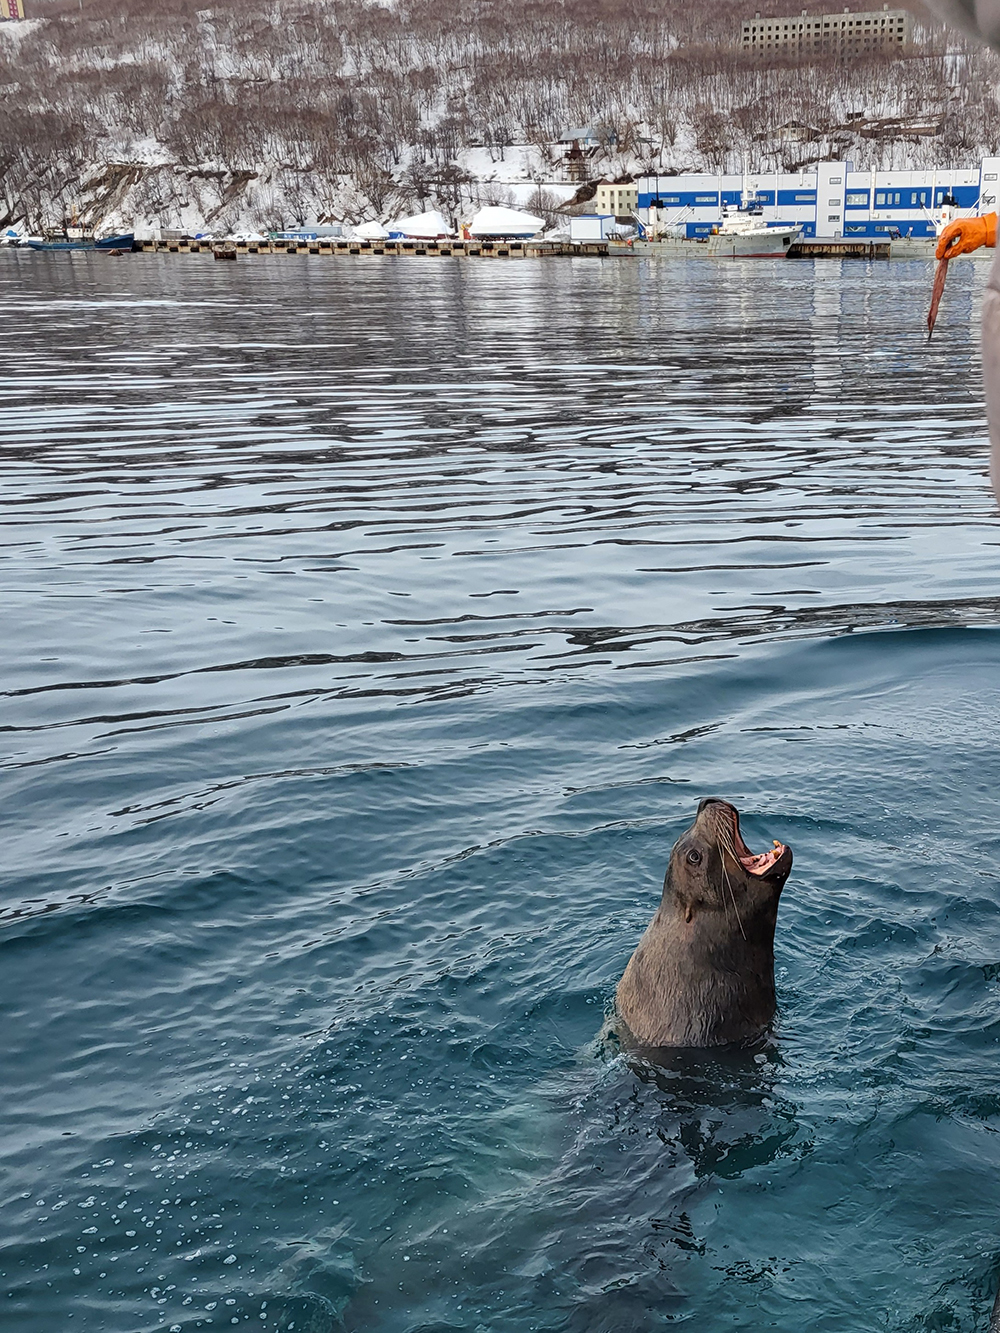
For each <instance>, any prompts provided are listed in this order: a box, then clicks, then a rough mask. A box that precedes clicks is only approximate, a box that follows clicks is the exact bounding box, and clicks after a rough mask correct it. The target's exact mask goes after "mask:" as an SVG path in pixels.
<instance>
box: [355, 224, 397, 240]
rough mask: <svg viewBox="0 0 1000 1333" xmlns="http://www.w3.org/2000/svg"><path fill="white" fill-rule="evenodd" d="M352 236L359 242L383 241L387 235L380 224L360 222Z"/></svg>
mask: <svg viewBox="0 0 1000 1333" xmlns="http://www.w3.org/2000/svg"><path fill="white" fill-rule="evenodd" d="M354 235H355V237H356V238H357V239H358V240H359V241H384V240H385V239H386V238H387V237H388V235H389V233H388V232H387V231H386V229H385V228H384V227H383V226H382V224H381V222H362V224H361V226H360V227H355V228H354Z"/></svg>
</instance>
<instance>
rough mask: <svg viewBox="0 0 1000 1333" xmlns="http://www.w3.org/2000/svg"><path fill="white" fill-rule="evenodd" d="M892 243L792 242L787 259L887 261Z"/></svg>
mask: <svg viewBox="0 0 1000 1333" xmlns="http://www.w3.org/2000/svg"><path fill="white" fill-rule="evenodd" d="M891 255H892V242H891V241H889V240H885V241H841V240H835V241H801V240H800V241H793V242H792V244H791V245H790V246H789V247H788V253H787V256H786V258H788V259H889V258H890V257H891Z"/></svg>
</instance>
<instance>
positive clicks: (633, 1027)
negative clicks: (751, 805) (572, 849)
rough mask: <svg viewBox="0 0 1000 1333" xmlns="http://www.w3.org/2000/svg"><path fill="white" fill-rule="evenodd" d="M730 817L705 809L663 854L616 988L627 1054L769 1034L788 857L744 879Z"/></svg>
mask: <svg viewBox="0 0 1000 1333" xmlns="http://www.w3.org/2000/svg"><path fill="white" fill-rule="evenodd" d="M734 813H735V812H734V811H733V808H732V807H731V806H729V805H728V804H726V803H725V802H720V801H713V800H708V801H703V802H702V803H701V805H700V806H699V808H698V816H697V818H696V819H695V822H694V824H692V826H691V828H689V829H688V830H687V832H686V833H684V834H682V835H681V837H680V838H679V839H678V840H677V843H676V844H675V846H674V848H673V851H672V852H671V854H670V864H669V866H668V868H667V875H666V879H665V881H664V885H663V897H662V899H661V901H660V906H659V908H658V909H657V911H656V914H655V916H654V917H653V919H652V921H651V922H650V924H649V927H648V929H647V930H646V933H645V935H643V937H642V939H641V940H640V941H639V946H638V948H637V949H636V951H635V953H634V954H633V955H632V957H631V958H630V959H629V962H628V966H627V967H626V968H625V972H624V975H623V976H622V979H621V981H620V982H619V983H618V990H617V994H616V997H615V1008H616V1015H617V1019H618V1022H617V1027H618V1030H619V1033H620V1036H621V1038H622V1040H623V1041H624V1042H625V1043H626V1044H628V1045H636V1046H641V1047H657V1046H665V1047H704V1046H723V1045H727V1044H729V1043H731V1042H745V1041H749V1040H752V1039H753V1038H755V1037H758V1036H760V1035H761V1034H762V1033H764V1032H766V1031H767V1029H768V1027H769V1026H770V1025H771V1022H772V1020H773V1018H774V1013H775V994H774V930H775V925H776V923H777V918H778V900H779V898H780V896H781V890H782V888H783V887H784V884H785V880H786V879H787V878H788V873H789V871H790V870H791V865H792V855H791V851H790V850H786V853H785V855H783V856H782V858H781V860H780V861H779V862H778V863H777V865H776V866H775V868H774V872H773V873H771V874H769V875H767V876H756V875H751V874H749V873H748V872H747V871H746V870H745V869H744V868H743V866H742V865H741V864H740V862H739V861H738V860H737V859H736V856H735V852H734V850H733V845H732V836H731V833H730V832H729V831H730V830H731V828H732V821H733V815H734ZM727 834H728V836H727ZM692 853H697V854H699V855H700V857H701V861H700V863H699V864H697V865H692V864H690V862H689V859H688V858H689V854H692Z"/></svg>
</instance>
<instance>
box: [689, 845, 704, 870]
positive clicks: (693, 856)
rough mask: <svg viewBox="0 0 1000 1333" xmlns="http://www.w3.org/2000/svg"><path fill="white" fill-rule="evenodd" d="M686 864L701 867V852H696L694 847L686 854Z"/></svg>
mask: <svg viewBox="0 0 1000 1333" xmlns="http://www.w3.org/2000/svg"><path fill="white" fill-rule="evenodd" d="M687 863H688V865H689V866H700V865H701V852H699V851H696V850H695V848H694V847H692V848H691V850H690V851H689V852H688V854H687Z"/></svg>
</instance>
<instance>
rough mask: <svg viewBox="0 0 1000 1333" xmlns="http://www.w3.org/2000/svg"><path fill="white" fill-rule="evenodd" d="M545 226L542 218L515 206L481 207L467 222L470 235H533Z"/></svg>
mask: <svg viewBox="0 0 1000 1333" xmlns="http://www.w3.org/2000/svg"><path fill="white" fill-rule="evenodd" d="M544 226H545V222H544V221H543V219H542V218H536V217H535V215H534V214H533V213H522V212H521V211H520V210H519V209H517V208H498V207H490V208H481V209H480V210H479V212H478V213H477V214H476V216H475V217H474V218H473V219H472V221H471V222H470V223H469V234H470V235H471V236H522V237H523V236H534V235H536V234H537V233H538V232H540V231H541V230H542V229H543V227H544Z"/></svg>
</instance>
